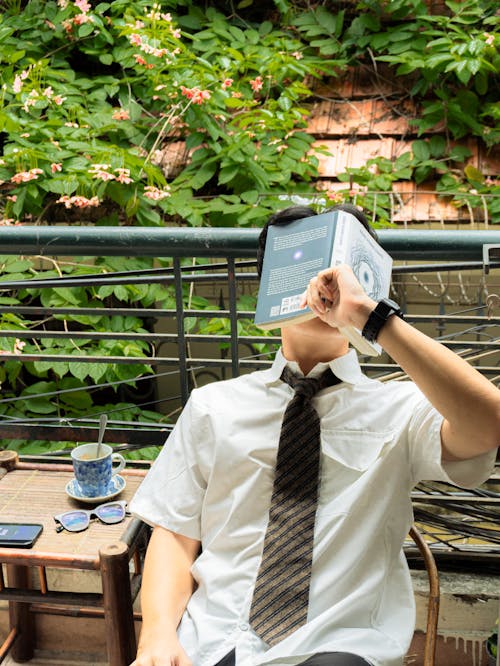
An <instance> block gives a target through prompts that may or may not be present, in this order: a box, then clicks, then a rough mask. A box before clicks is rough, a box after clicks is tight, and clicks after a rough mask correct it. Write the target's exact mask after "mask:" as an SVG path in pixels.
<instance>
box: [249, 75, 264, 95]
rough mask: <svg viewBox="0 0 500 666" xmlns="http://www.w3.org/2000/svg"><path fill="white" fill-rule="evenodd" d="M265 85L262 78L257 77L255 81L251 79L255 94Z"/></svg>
mask: <svg viewBox="0 0 500 666" xmlns="http://www.w3.org/2000/svg"><path fill="white" fill-rule="evenodd" d="M263 85H264V81H263V80H262V76H256V77H255V79H251V81H250V86H251V88H252V90H253V91H254V92H259V90H261V89H262V86H263Z"/></svg>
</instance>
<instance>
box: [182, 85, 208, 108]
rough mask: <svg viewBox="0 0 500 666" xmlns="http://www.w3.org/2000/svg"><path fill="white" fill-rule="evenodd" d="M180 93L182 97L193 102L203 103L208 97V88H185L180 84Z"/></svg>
mask: <svg viewBox="0 0 500 666" xmlns="http://www.w3.org/2000/svg"><path fill="white" fill-rule="evenodd" d="M181 93H182V94H183V95H184V97H187V98H188V99H192V100H193V103H194V104H203V102H204V101H205V100H206V99H210V97H211V92H210V90H200V89H199V88H186V86H181Z"/></svg>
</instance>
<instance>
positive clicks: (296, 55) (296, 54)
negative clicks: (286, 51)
mask: <svg viewBox="0 0 500 666" xmlns="http://www.w3.org/2000/svg"><path fill="white" fill-rule="evenodd" d="M292 55H293V57H294V58H295V60H302V58H303V57H304V56H303V55H302V53H301V52H300V51H294V52H293V53H292Z"/></svg>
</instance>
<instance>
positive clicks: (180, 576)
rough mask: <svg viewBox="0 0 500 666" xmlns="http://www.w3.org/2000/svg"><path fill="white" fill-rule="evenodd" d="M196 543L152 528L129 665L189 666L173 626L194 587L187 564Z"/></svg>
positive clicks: (157, 528)
mask: <svg viewBox="0 0 500 666" xmlns="http://www.w3.org/2000/svg"><path fill="white" fill-rule="evenodd" d="M199 549H200V542H199V541H196V540H195V539H190V538H189V537H185V536H182V535H180V534H176V533H174V532H171V531H170V530H167V529H164V528H163V527H155V528H154V530H153V533H152V535H151V539H150V541H149V545H148V549H147V552H146V559H145V562H144V572H143V576H142V586H141V609H142V629H141V635H140V639H139V648H138V651H137V658H136V660H135V661H134V662H133V664H131V666H171V664H176V666H190V665H191V662H190V660H189V659H188V657H187V655H186V653H185V652H184V650H183V648H182V646H181V645H180V643H179V641H178V638H177V626H178V624H179V622H180V620H181V617H182V614H183V612H184V609H185V608H186V605H187V602H188V601H189V598H190V597H191V594H192V593H193V589H194V581H193V577H192V575H191V565H192V564H193V562H194V560H195V559H196V557H197V555H198V552H199Z"/></svg>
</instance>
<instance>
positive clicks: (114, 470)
mask: <svg viewBox="0 0 500 666" xmlns="http://www.w3.org/2000/svg"><path fill="white" fill-rule="evenodd" d="M97 447H98V444H81V445H80V446H77V447H76V448H75V449H73V450H72V451H71V458H72V459H73V469H74V472H75V478H76V480H77V482H78V485H79V486H80V489H81V491H82V493H83V494H84V495H86V496H87V497H105V496H106V495H107V493H108V488H109V484H110V481H111V477H112V476H114V475H115V474H118V473H119V472H121V471H122V469H123V468H124V467H125V458H124V457H123V456H122V455H120V454H119V453H113V449H112V448H111V446H108V445H107V444H101V451H100V455H99V458H96V453H97ZM114 462H117V463H118V464H117V465H116V466H113V463H114Z"/></svg>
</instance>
